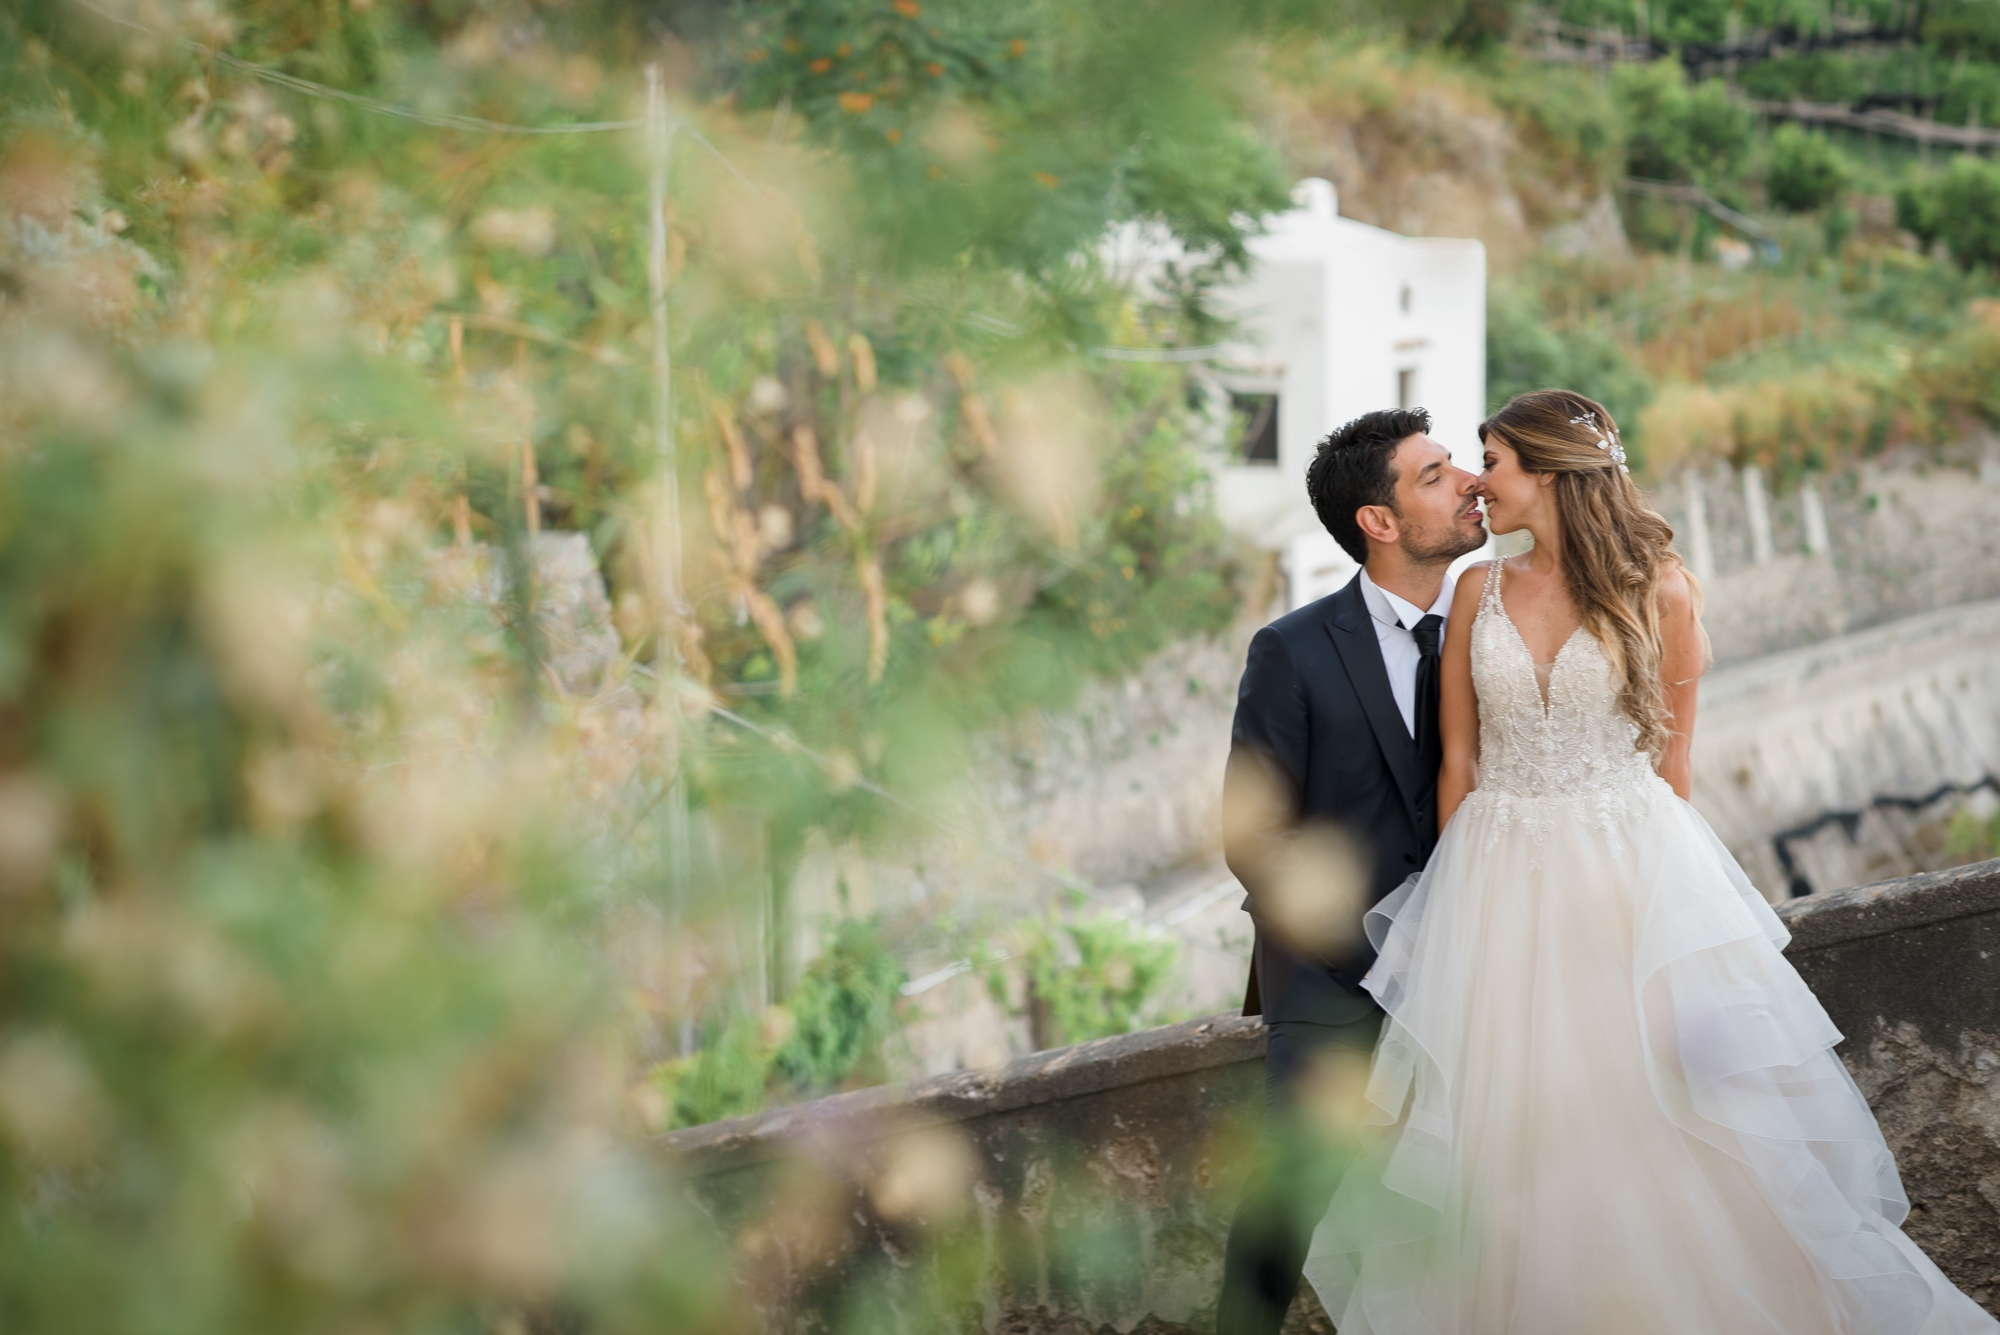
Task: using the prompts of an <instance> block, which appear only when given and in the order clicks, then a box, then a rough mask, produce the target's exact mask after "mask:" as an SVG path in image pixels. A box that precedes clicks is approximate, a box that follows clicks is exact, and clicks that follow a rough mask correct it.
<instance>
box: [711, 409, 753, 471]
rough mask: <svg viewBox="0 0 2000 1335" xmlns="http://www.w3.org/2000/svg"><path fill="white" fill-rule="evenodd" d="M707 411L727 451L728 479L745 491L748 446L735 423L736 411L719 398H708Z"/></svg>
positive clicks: (748, 456) (748, 465)
mask: <svg viewBox="0 0 2000 1335" xmlns="http://www.w3.org/2000/svg"><path fill="white" fill-rule="evenodd" d="M708 411H709V413H710V414H711V415H712V416H713V417H714V418H715V425H716V426H717V427H718V428H720V429H721V431H722V443H723V446H724V448H726V449H727V450H728V451H729V480H730V481H731V482H734V483H735V484H736V490H738V491H746V490H748V489H749V486H750V447H749V446H748V445H747V444H745V443H744V440H743V432H742V430H741V429H740V428H739V427H738V426H737V425H736V413H735V411H734V410H733V409H731V408H730V406H729V405H728V404H727V403H725V402H723V401H722V400H721V399H710V400H709V401H708Z"/></svg>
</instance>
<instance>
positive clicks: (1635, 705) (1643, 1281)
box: [1306, 390, 2000, 1335]
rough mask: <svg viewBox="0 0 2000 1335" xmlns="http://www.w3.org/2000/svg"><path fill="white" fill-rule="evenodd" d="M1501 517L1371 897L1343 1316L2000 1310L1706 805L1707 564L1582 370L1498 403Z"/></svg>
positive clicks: (1837, 1321)
mask: <svg viewBox="0 0 2000 1335" xmlns="http://www.w3.org/2000/svg"><path fill="white" fill-rule="evenodd" d="M1479 436H1480V440H1481V441H1482V442H1483V443H1484V446H1485V451H1486V471H1485V473H1484V475H1483V476H1482V477H1481V479H1480V482H1481V491H1482V495H1483V497H1484V499H1485V501H1486V506H1487V510H1486V513H1487V520H1488V525H1489V527H1490V528H1491V529H1492V531H1493V532H1494V533H1496V534H1498V533H1511V532H1516V531H1518V530H1521V529H1526V530H1527V531H1528V532H1529V533H1531V534H1532V535H1533V536H1534V548H1533V550H1532V551H1531V552H1529V553H1528V554H1527V555H1525V556H1517V557H1513V558H1511V559H1508V560H1505V561H1494V562H1492V563H1491V564H1490V565H1487V566H1485V567H1478V566H1475V567H1473V568H1472V570H1470V571H1468V572H1467V574H1466V576H1465V577H1464V578H1462V579H1461V580H1460V581H1459V584H1458V593H1457V598H1456V602H1455V605H1454V606H1453V608H1452V610H1451V616H1450V618H1449V621H1448V623H1447V625H1448V627H1449V629H1448V630H1447V632H1446V643H1445V647H1444V651H1443V653H1444V658H1443V665H1442V671H1443V678H1442V697H1441V702H1440V709H1441V722H1442V730H1443V739H1444V762H1443V767H1442V770H1441V772H1440V776H1439V780H1438V806H1439V812H1438V814H1439V819H1440V822H1441V829H1442V833H1441V834H1440V837H1439V840H1438V845H1437V850H1436V852H1435V853H1434V854H1433V855H1432V857H1431V859H1430V862H1429V864H1428V865H1427V866H1426V867H1425V869H1424V871H1423V872H1422V873H1421V874H1420V875H1419V876H1416V877H1412V878H1411V880H1410V881H1409V882H1408V883H1407V884H1406V885H1405V886H1404V887H1403V888H1402V889H1401V890H1398V891H1397V892H1396V893H1395V894H1394V895H1392V896H1390V898H1389V899H1387V900H1385V901H1383V903H1382V904H1381V905H1380V906H1379V907H1378V908H1377V909H1376V910H1374V911H1373V912H1371V914H1370V915H1369V923H1368V926H1369V935H1370V937H1371V938H1373V940H1374V942H1375V944H1376V946H1377V948H1378V949H1379V950H1380V958H1379V960H1378V962H1377V963H1376V965H1375V967H1374V968H1373V970H1372V971H1371V972H1370V973H1369V975H1368V978H1367V982H1366V984H1365V986H1366V987H1367V988H1368V990H1369V991H1370V992H1372V993H1373V994H1374V996H1375V997H1376V999H1377V1000H1378V1001H1379V1002H1380V1003H1381V1005H1382V1007H1383V1009H1384V1010H1385V1011H1386V1012H1387V1014H1388V1017H1389V1018H1388V1021H1387V1024H1386V1026H1385V1028H1384V1030H1383V1034H1382V1038H1381V1040H1380V1043H1379V1045H1378V1046H1377V1048H1376V1050H1375V1058H1374V1065H1373V1069H1372V1072H1371V1074H1370V1077H1369V1082H1368V1091H1367V1096H1368V1102H1369V1104H1370V1105H1372V1107H1371V1110H1370V1113H1371V1118H1370V1120H1372V1121H1374V1122H1375V1123H1378V1124H1379V1125H1380V1126H1382V1127H1383V1128H1385V1130H1384V1131H1383V1133H1382V1135H1381V1137H1380V1139H1379V1141H1377V1142H1375V1148H1374V1149H1373V1150H1372V1151H1371V1152H1370V1153H1369V1154H1368V1155H1366V1156H1365V1157H1364V1158H1363V1159H1362V1160H1361V1161H1359V1162H1358V1163H1357V1164H1356V1165H1355V1167H1354V1168H1353V1169H1352V1170H1351V1171H1350V1172H1349V1174H1348V1177H1347V1179H1346V1181H1345V1182H1344V1183H1343V1185H1342V1187H1341V1189H1340V1192H1339V1193H1338V1195H1337V1196H1336V1198H1335V1200H1334V1203H1333V1206H1332V1208H1331V1209H1330V1210H1329V1212H1328V1214H1327V1216H1326V1219H1325V1220H1324V1221H1323V1222H1322V1224H1321V1225H1320V1228H1319V1231H1318V1233H1317V1234H1316V1236H1315V1238H1314V1242H1313V1250H1312V1254H1311V1257H1310V1259H1309V1260H1308V1262H1307V1264H1306V1277H1307V1278H1308V1279H1309V1280H1310V1281H1311V1282H1312V1283H1313V1286H1314V1287H1315V1288H1316V1289H1317V1290H1318V1291H1319V1294H1320V1298H1321V1300H1322V1302H1323V1303H1324V1304H1325V1306H1326V1309H1327V1311H1328V1312H1329V1313H1330V1314H1332V1315H1333V1316H1334V1317H1335V1318H1336V1321H1337V1324H1338V1327H1339V1330H1340V1333H1341V1335H1417V1333H1419V1332H1421V1333H1422V1335H1650V1333H1652V1332H1657V1333H1658V1335H1763V1333H1765V1332H1771V1333H1774V1335H1775V1333H1777V1332H1783V1335H1919V1333H1921V1335H1945V1333H1946V1332H1961V1331H1967V1332H1969V1331H1981V1332H1993V1331H2000V1323H1996V1322H1995V1321H1994V1320H1993V1318H1992V1317H1990V1316H1988V1315H1987V1314H1986V1313H1985V1312H1983V1311H1981V1310H1980V1309H1979V1307H1977V1306H1976V1305H1975V1304H1974V1303H1973V1302H1972V1301H1971V1299H1969V1298H1967V1297H1966V1296H1965V1295H1964V1294H1962V1293H1960V1292H1959V1291H1958V1290H1956V1289H1955V1288H1953V1287H1952V1285H1951V1283H1950V1281H1948V1280H1947V1279H1946V1278H1945V1277H1944V1275H1943V1274H1942V1273H1940V1272H1939V1270H1938V1268H1937V1267H1936V1266H1935V1265H1934V1264H1932V1262H1931V1261H1930V1259H1929V1258H1928V1257H1926V1256H1925V1255H1924V1254H1923V1253H1922V1252H1920V1251H1919V1250H1918V1249H1917V1247H1916V1246H1915V1244H1914V1243H1912V1242H1911V1241H1910V1240H1909V1238H1907V1237H1905V1236H1904V1234H1903V1232H1902V1230H1901V1229H1900V1228H1899V1227H1898V1225H1899V1224H1900V1222H1901V1221H1902V1219H1903V1216H1904V1215H1905V1214H1906V1213H1907V1211H1908V1202H1907V1200H1906V1199H1905V1197H1904V1195H1903V1191H1902V1186H1901V1183H1900V1182H1899V1180H1898V1178H1897V1175H1896V1166H1895V1162H1894V1160H1893V1159H1892V1158H1891V1157H1890V1154H1889V1150H1888V1147H1887V1146H1886V1145H1885V1144H1884V1143H1883V1140H1882V1136H1881V1133H1880V1131H1879V1130H1878V1129H1877V1127H1876V1125H1875V1121H1874V1118H1873V1117H1872V1116H1871V1115H1870V1113H1869V1111H1868V1107H1867V1104H1866V1103H1865V1102H1864V1101H1863V1099H1862V1097H1861V1093H1860V1091H1859V1090H1858V1089H1857V1088H1856V1087H1855V1084H1854V1081H1853V1080H1852V1078H1851V1077H1849V1075H1848V1073H1847V1071H1846V1068H1844V1067H1843V1066H1842V1065H1841V1063H1840V1060H1839V1058H1837V1057H1836V1056H1835V1055H1834V1053H1833V1047H1834V1045H1835V1044H1836V1043H1838V1042H1839V1041H1840V1037H1841V1036H1840V1034H1839V1033H1838V1032H1837V1031H1836V1030H1835V1029H1834V1027H1833V1025H1832V1023H1831V1022H1830V1021H1829V1020H1828V1019H1827V1017H1826V1014H1825V1012H1824V1011H1823V1010H1822V1009H1821V1008H1820V1006H1819V1003H1818V1002H1817V1001H1816V1000H1815V999H1814V997H1813V995H1812V993H1811V992H1810V991H1809V990H1808V989H1807V988H1806V986H1805V984H1804V983H1803V982H1801V981H1800V979H1799V977H1798V975H1797V974H1796V973H1795V972H1793V970H1792V967H1791V965H1790V964H1788V963H1787V962H1786V960H1785V958H1784V956H1783V955H1782V954H1781V953H1780V952H1781V950H1782V948H1783V947H1784V945H1785V943H1786V941H1787V939H1788V938H1787V933H1786V931H1785V929H1784V927H1783V926H1782V925H1781V924H1780V922H1779V921H1778V918H1777V915H1775V914H1774V913H1772V911H1771V909H1770V908H1769V906H1768V905H1766V904H1765V902H1764V900H1763V898H1762V897H1761V896H1760V895H1759V894H1758V893H1757V891H1756V890H1755V889H1754V888H1752V886H1751V885H1750V883H1749V881H1748V880H1747V879H1746V878H1745V877H1744V875H1743V872H1742V870H1741V869H1740V868H1738V866H1737V865H1736V863H1735V861H1734V860H1733V859H1732V858H1731V857H1730V856H1729V854H1728V852H1727V851H1726V850H1725V849H1724V848H1723V847H1722V845H1721V843H1720V842H1719V841H1718V840H1717V839H1716V837H1715V835H1714V834H1713V833H1712V832H1711V831H1710V830H1709V828H1708V826H1707V824H1706V823H1704V822H1703V820H1702V818H1701V817H1700V816H1699V815H1697V814H1696V813H1695V810H1694V808H1693V807H1691V806H1689V805H1688V803H1687V800H1686V799H1687V795H1688V785H1689V747H1690V741H1691V738H1692V735H1693V731H1694V711H1695V682H1696V678H1698V677H1699V676H1700V674H1701V672H1702V670H1703V668H1704V666H1705V660H1706V657H1707V640H1706V637H1705V636H1704V634H1703V632H1702V629H1701V624H1700V622H1699V620H1698V613H1699V610H1700V591H1699V589H1698V588H1697V587H1696V585H1695V583H1694V581H1693V580H1692V579H1691V578H1689V577H1688V575H1687V574H1686V573H1685V572H1684V571H1683V570H1682V569H1681V567H1680V563H1679V560H1678V558H1676V557H1675V555H1674V553H1673V551H1672V550H1671V549H1670V547H1669V546H1668V543H1669V540H1670V539H1671V537H1672V530H1671V529H1669V528H1668V526H1667V524H1666V522H1665V521H1664V520H1663V519H1661V518H1660V516H1659V515H1657V514H1655V513H1654V512H1653V511H1652V510H1650V509H1649V508H1648V507H1647V505H1646V503H1645V500H1644V498H1643V497H1642V495H1641V494H1640V492H1639V490H1638V488H1637V487H1636V486H1634V485H1633V483H1632V480H1631V478H1630V477H1629V476H1628V475H1627V472H1626V469H1625V464H1624V450H1623V448H1622V447H1621V446H1620V444H1619V441H1618V433H1617V428H1616V425H1615V424H1614V423H1613V421H1612V419H1611V416H1610V414H1609V413H1607V412H1605V410H1604V408H1603V407H1602V406H1601V405H1599V404H1597V403H1595V402H1593V401H1592V400H1590V399H1587V398H1584V397H1583V396H1581V395H1578V394H1572V393H1568V392H1566V391H1561V390H1539V391H1536V392H1534V393H1530V394H1523V395H1520V396H1518V397H1517V398H1515V399H1514V400H1513V401H1511V402H1510V403H1508V404H1507V406H1506V407H1504V408H1502V409H1501V410H1500V411H1499V412H1498V413H1496V414H1495V415H1494V416H1493V417H1492V418H1491V419H1489V420H1488V421H1487V422H1485V423H1484V424H1482V425H1481V426H1480V428H1479Z"/></svg>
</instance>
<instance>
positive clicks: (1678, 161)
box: [1612, 58, 1756, 187]
mask: <svg viewBox="0 0 2000 1335" xmlns="http://www.w3.org/2000/svg"><path fill="white" fill-rule="evenodd" d="M1612 86H1613V88H1614V90H1615V91H1616V93H1617V96H1618V103H1619V107H1620V109H1621V110H1622V111H1623V113H1624V117H1625V123H1626V126H1627V127H1628V138H1627V140H1626V165H1627V168H1628V170H1629V171H1630V173H1631V174H1632V175H1633V176H1638V177H1644V178H1647V179H1649V180H1656V181H1687V182H1692V183H1695V184H1698V185H1704V186H1710V187H1713V186H1716V185H1719V184H1721V183H1723V182H1725V181H1728V180H1730V179H1731V178H1733V177H1734V176H1735V175H1736V173H1737V170H1738V169H1739V168H1740V167H1741V166H1742V164H1743V162H1744V160H1745V159H1746V158H1747V157H1748V156H1749V153H1750V147H1751V142H1752V132H1753V130H1754V129H1755V125H1756V118H1755V116H1754V115H1753V114H1752V113H1751V111H1750V109H1749V108H1748V107H1746V106H1744V105H1743V104H1742V103H1741V102H1738V101H1737V100H1736V99H1734V98H1733V97H1731V96H1730V94H1729V89H1728V87H1727V86H1726V85H1724V84H1723V83H1721V82H1720V81H1718V80H1709V81H1706V82H1703V83H1701V84H1697V85H1695V86H1693V87H1689V85H1688V82H1687V76H1686V74H1685V73H1684V71H1683V70H1682V68H1681V65H1680V62H1679V61H1677V60H1674V59H1672V58H1667V59H1662V60H1658V61H1655V62H1654V63H1652V64H1650V65H1624V66H1620V67H1619V69H1618V72H1617V76H1616V78H1615V80H1614V82H1613V85H1612Z"/></svg>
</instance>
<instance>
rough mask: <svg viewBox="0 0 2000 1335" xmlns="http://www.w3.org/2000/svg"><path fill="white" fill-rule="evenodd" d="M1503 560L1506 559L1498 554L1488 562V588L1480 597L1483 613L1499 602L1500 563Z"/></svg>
mask: <svg viewBox="0 0 2000 1335" xmlns="http://www.w3.org/2000/svg"><path fill="white" fill-rule="evenodd" d="M1503 559H1505V558H1503V557H1501V556H1499V555H1497V554H1496V555H1495V556H1494V558H1493V559H1492V560H1491V561H1488V562H1487V563H1486V588H1485V591H1484V592H1482V593H1481V594H1480V595H1479V606H1480V609H1481V610H1482V611H1483V610H1484V609H1485V608H1486V607H1487V606H1488V605H1489V604H1492V603H1494V602H1497V601H1499V598H1500V563H1501V561H1502V560H1503Z"/></svg>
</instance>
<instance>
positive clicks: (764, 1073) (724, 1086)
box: [652, 918, 904, 1127]
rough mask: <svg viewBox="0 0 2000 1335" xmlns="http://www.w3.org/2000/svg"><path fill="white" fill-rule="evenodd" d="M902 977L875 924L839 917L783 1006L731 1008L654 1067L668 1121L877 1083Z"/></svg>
mask: <svg viewBox="0 0 2000 1335" xmlns="http://www.w3.org/2000/svg"><path fill="white" fill-rule="evenodd" d="M903 979H904V974H903V967H902V965H901V964H899V963H898V962H897V960H896V957H895V955H894V954H892V953H891V952H890V950H889V948H888V947H887V946H886V945H885V944H884V943H883V940H882V934H881V930H880V927H879V926H878V924H877V923H875V922H874V921H873V920H872V919H865V918H846V919H842V920H841V921H840V922H839V923H838V924H836V925H835V927H834V929H833V934H832V938H831V940H829V941H828V942H827V944H826V949H825V950H823V951H822V952H821V953H820V955H819V957H818V958H816V959H815V960H813V962H812V963H811V964H809V965H807V966H806V971H805V975H804V976H803V977H802V978H800V980H799V984H798V986H797V987H795V988H794V989H793V990H792V993H791V995H790V996H789V997H788V998H786V1001H785V1004H783V1005H782V1006H774V1007H772V1008H771V1009H770V1010H769V1011H767V1012H765V1014H764V1015H763V1016H761V1017H759V1016H753V1015H749V1014H747V1013H744V1012H742V1011H740V1010H739V1011H733V1012H725V1018H724V1019H723V1020H722V1021H721V1022H720V1023H718V1024H716V1025H714V1026H712V1027H711V1028H710V1029H709V1031H708V1032H707V1033H706V1034H705V1035H704V1036H703V1041H702V1043H701V1046H700V1047H698V1048H697V1049H696V1050H695V1051H693V1052H691V1053H689V1054H688V1055H687V1056H685V1057H679V1058H676V1059H674V1060H672V1061H669V1062H663V1063H661V1064H660V1065H659V1066H657V1067H655V1068H654V1070H653V1073H652V1079H653V1085H654V1088H655V1090H656V1091H657V1092H658V1094H659V1097H660V1099H661V1103H662V1105H663V1107H662V1112H663V1120H664V1122H665V1124H666V1125H667V1126H669V1127H682V1126H699V1125H700V1124H701V1123H703V1122H713V1121H718V1120H720V1119H721V1118H724V1117H741V1116H743V1115H744V1114H746V1113H753V1112H756V1111H758V1110H759V1109H761V1108H764V1107H766V1106H768V1105H770V1104H771V1103H773V1102H792V1101H795V1100H799V1099H810V1098H817V1097H819V1096H820V1095H822V1094H830V1093H832V1092H834V1091H835V1090H838V1089H840V1088H842V1087H843V1086H852V1085H856V1084H875V1083H879V1082H880V1081H881V1080H883V1079H884V1078H885V1077H886V1074H887V1072H886V1069H885V1062H884V1059H883V1048H884V1046H885V1045H886V1044H887V1043H888V1042H889V1041H890V1040H891V1039H893V1037H894V1036H895V1034H896V1032H897V1029H898V1026H899V1024H900V1017H899V1016H898V1015H897V1011H896V1005H897V1001H898V999H899V998H900V997H901V990H900V989H901V988H902V985H903Z"/></svg>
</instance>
